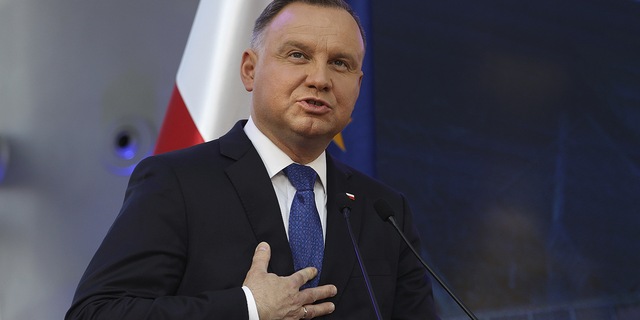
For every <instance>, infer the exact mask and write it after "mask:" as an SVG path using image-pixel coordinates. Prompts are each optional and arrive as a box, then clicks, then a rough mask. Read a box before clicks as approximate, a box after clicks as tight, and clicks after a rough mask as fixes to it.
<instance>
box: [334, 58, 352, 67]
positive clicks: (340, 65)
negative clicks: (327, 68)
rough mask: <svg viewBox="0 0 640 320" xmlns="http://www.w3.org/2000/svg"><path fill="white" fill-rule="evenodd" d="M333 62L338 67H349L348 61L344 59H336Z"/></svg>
mask: <svg viewBox="0 0 640 320" xmlns="http://www.w3.org/2000/svg"><path fill="white" fill-rule="evenodd" d="M333 64H334V65H335V66H337V67H340V68H348V67H349V66H348V65H347V63H346V62H344V61H342V60H336V61H334V62H333Z"/></svg>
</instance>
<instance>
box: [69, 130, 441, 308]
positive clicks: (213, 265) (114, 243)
mask: <svg viewBox="0 0 640 320" xmlns="http://www.w3.org/2000/svg"><path fill="white" fill-rule="evenodd" d="M243 125H244V122H238V123H237V124H236V125H235V127H234V128H233V129H232V130H231V131H230V132H229V133H227V134H226V135H225V136H223V137H221V138H220V139H218V140H215V141H211V142H208V143H204V144H200V145H197V146H194V147H191V148H187V149H183V150H179V151H174V152H170V153H166V154H161V155H157V156H152V157H149V158H146V159H145V160H143V161H141V162H140V164H139V165H138V166H137V167H136V169H135V171H134V172H133V174H132V176H131V179H130V182H129V186H128V188H127V191H126V196H125V200H124V203H123V206H122V210H121V211H120V214H119V215H118V217H117V218H116V220H115V222H114V224H113V226H112V227H111V229H110V230H109V232H108V233H107V235H106V237H105V239H104V241H103V243H102V244H101V246H100V247H99V249H98V251H97V252H96V254H95V256H94V258H93V259H92V260H91V262H90V264H89V266H88V268H87V270H86V272H85V274H84V275H83V277H82V279H81V281H80V284H79V286H78V289H77V292H76V295H75V297H74V302H73V305H72V307H71V309H70V310H69V311H68V313H67V316H66V319H108V320H113V319H192V320H198V319H247V318H248V312H247V306H246V300H245V296H244V292H243V291H242V289H241V286H242V283H243V281H244V278H245V276H246V273H247V271H248V270H249V267H250V266H251V261H252V257H253V254H254V251H255V248H256V246H257V245H258V243H260V242H261V241H266V242H268V243H269V244H270V246H271V252H272V255H271V260H270V263H269V271H270V272H273V273H276V274H278V275H281V276H287V275H290V274H292V273H293V272H294V267H293V259H292V255H291V249H290V248H289V243H288V240H287V237H286V233H285V227H284V225H283V222H282V217H281V213H280V209H279V206H278V200H277V198H276V195H275V191H274V189H273V186H272V184H271V180H270V178H269V176H268V174H267V171H266V169H265V167H264V164H263V162H262V160H261V159H260V157H259V155H258V153H257V151H256V149H255V148H254V147H253V145H252V144H251V141H250V140H249V139H248V138H247V136H246V135H245V133H244V131H243ZM326 189H327V224H326V238H325V255H324V262H323V267H322V274H321V278H320V285H323V284H334V285H335V286H336V287H337V288H338V293H337V295H336V296H335V297H333V298H331V299H328V301H333V302H334V304H335V306H336V309H335V311H334V313H332V314H331V315H327V316H325V317H322V319H375V314H374V312H373V307H372V305H371V302H370V299H369V295H368V293H367V291H366V286H365V283H364V279H363V277H362V273H361V271H360V267H359V265H358V263H357V260H356V257H355V252H354V249H353V246H352V244H351V240H350V236H349V233H348V229H347V225H346V221H345V218H344V216H343V215H342V214H341V213H340V212H339V211H338V209H337V207H336V204H335V195H336V194H338V193H344V192H348V193H351V194H353V195H355V201H354V203H353V206H352V211H351V215H350V218H349V219H350V223H351V226H352V230H353V233H354V236H355V238H356V239H358V243H359V247H360V253H361V256H362V257H363V260H364V264H365V266H366V268H367V272H368V274H369V276H370V278H371V282H372V286H373V289H374V291H375V295H376V297H377V301H378V304H379V306H380V309H381V314H382V315H383V317H384V318H385V319H437V316H436V314H435V308H434V304H433V295H432V291H431V284H430V283H429V282H428V278H427V277H425V271H424V270H423V268H422V266H421V265H420V264H419V262H418V261H417V259H416V258H415V257H414V256H413V254H412V253H411V252H410V250H409V249H408V248H407V247H406V246H405V244H404V243H403V242H402V240H401V238H400V237H399V236H398V235H397V233H396V231H395V230H394V229H393V227H392V226H390V225H388V224H387V223H385V222H383V221H382V220H381V219H380V217H378V215H377V214H376V213H375V211H374V209H373V203H374V201H375V200H377V199H378V198H385V199H387V201H389V203H390V204H391V206H392V208H394V210H395V212H396V218H397V220H398V223H399V225H400V226H402V228H403V229H404V232H406V233H407V235H408V237H409V239H411V241H412V242H413V245H414V246H416V247H418V250H419V247H420V240H419V237H418V234H417V232H416V229H415V227H414V225H413V221H412V216H411V212H410V209H409V205H408V203H407V201H406V199H405V198H404V196H403V195H401V194H400V193H398V192H396V191H394V190H392V189H391V188H389V187H387V186H385V185H384V184H382V183H380V182H378V181H376V180H374V179H372V178H370V177H368V176H366V175H364V174H362V173H360V172H358V171H356V170H355V169H352V168H350V167H348V166H346V165H344V164H342V163H341V162H339V161H337V160H336V159H333V158H332V157H331V156H329V155H328V156H327V186H326ZM319 319H320V318H319Z"/></svg>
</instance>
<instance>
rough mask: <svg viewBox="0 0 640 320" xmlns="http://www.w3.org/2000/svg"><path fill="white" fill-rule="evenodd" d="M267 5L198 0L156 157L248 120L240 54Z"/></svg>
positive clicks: (255, 0)
mask: <svg viewBox="0 0 640 320" xmlns="http://www.w3.org/2000/svg"><path fill="white" fill-rule="evenodd" d="M269 2H270V1H269V0H200V4H199V5H198V10H197V11H196V15H195V18H194V20H193V25H192V26H191V33H190V34H189V38H188V40H187V45H186V47H185V49H184V53H183V55H182V60H181V61H180V66H179V68H178V74H177V75H176V83H175V86H174V88H173V93H172V94H171V99H170V100H169V107H168V108H167V112H166V114H165V117H164V121H163V122H162V127H161V128H160V133H159V135H158V141H157V142H156V146H155V149H154V152H153V153H154V154H158V153H162V152H168V151H172V150H177V149H182V148H186V147H189V146H192V145H195V144H198V143H202V142H205V141H209V140H213V139H216V138H218V137H220V136H221V135H223V134H224V133H226V132H227V131H228V130H229V129H231V127H232V126H233V125H234V124H235V122H236V121H237V120H239V119H242V118H247V117H248V116H249V101H250V97H251V95H250V93H248V92H247V91H246V90H245V89H244V86H243V84H242V80H241V79H240V62H241V58H242V52H243V51H244V50H245V49H247V48H248V47H249V42H250V40H251V31H252V30H253V24H254V22H255V20H256V19H257V18H258V16H259V15H260V13H261V12H262V10H264V8H265V7H266V6H267V4H268V3H269Z"/></svg>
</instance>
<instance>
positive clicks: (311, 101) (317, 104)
mask: <svg viewBox="0 0 640 320" xmlns="http://www.w3.org/2000/svg"><path fill="white" fill-rule="evenodd" d="M307 103H308V104H312V105H314V106H317V107H319V106H321V105H322V103H320V102H319V101H313V100H307Z"/></svg>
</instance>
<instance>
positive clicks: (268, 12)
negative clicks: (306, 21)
mask: <svg viewBox="0 0 640 320" xmlns="http://www.w3.org/2000/svg"><path fill="white" fill-rule="evenodd" d="M296 2H300V3H304V4H310V5H313V6H318V7H325V8H338V9H344V10H346V11H347V12H348V13H349V14H350V15H351V16H352V17H353V19H354V20H355V21H356V23H357V24H358V29H360V35H361V36H362V43H363V44H364V47H365V48H366V47H367V40H366V38H365V34H364V29H363V28H362V24H361V23H360V18H359V17H358V15H357V14H356V13H355V12H353V9H351V6H349V4H348V3H346V2H344V0H273V1H272V2H271V3H270V4H269V5H268V6H267V7H266V8H265V9H264V10H263V11H262V13H261V14H260V16H259V17H258V19H256V23H255V25H254V26H253V34H252V35H251V49H252V50H254V51H256V50H258V48H260V47H261V46H262V41H263V39H264V31H265V29H266V28H267V26H268V25H269V24H270V23H271V21H273V19H274V18H275V17H276V16H277V15H278V14H279V13H280V12H281V11H282V10H283V9H284V8H285V7H286V6H288V5H290V4H292V3H296Z"/></svg>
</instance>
